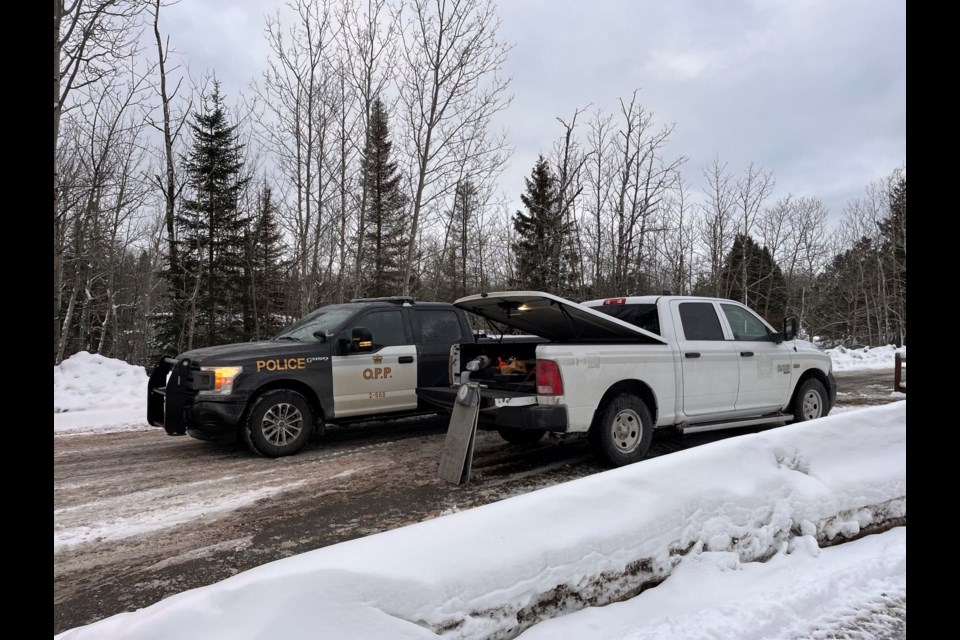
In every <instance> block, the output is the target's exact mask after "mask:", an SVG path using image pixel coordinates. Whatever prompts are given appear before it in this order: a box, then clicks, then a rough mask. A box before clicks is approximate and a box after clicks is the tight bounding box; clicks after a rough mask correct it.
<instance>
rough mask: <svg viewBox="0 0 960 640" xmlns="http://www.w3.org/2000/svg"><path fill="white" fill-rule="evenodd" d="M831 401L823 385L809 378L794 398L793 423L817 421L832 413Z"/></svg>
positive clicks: (801, 384)
mask: <svg viewBox="0 0 960 640" xmlns="http://www.w3.org/2000/svg"><path fill="white" fill-rule="evenodd" d="M829 403H830V400H829V396H827V390H826V389H825V388H824V386H823V383H822V382H820V381H819V380H817V379H816V378H807V379H806V380H804V381H803V382H802V383H800V386H799V387H797V392H796V395H794V397H793V421H794V422H806V421H808V420H816V419H817V418H822V417H823V416H825V415H827V414H828V413H830V404H829Z"/></svg>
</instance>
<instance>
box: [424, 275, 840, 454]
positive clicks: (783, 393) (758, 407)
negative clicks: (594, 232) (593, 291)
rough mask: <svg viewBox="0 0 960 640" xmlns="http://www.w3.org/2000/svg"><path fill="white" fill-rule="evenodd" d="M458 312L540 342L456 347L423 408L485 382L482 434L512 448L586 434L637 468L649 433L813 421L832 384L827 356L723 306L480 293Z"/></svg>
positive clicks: (676, 299)
mask: <svg viewBox="0 0 960 640" xmlns="http://www.w3.org/2000/svg"><path fill="white" fill-rule="evenodd" d="M454 304H455V305H456V306H458V307H460V308H461V309H464V310H466V311H469V312H471V313H473V314H476V315H478V316H481V317H483V318H486V319H487V320H489V321H491V323H493V324H494V325H499V326H500V327H501V328H503V327H509V328H511V329H515V330H519V331H520V332H522V333H526V334H532V335H534V336H538V337H539V339H532V340H531V339H520V340H517V339H509V338H508V339H504V340H502V341H500V342H489V341H488V342H486V343H482V344H468V343H464V344H455V345H453V347H452V348H451V354H450V382H451V385H450V386H447V387H424V388H419V389H417V394H418V395H419V396H420V397H421V398H422V399H423V400H426V401H427V402H432V403H434V404H437V405H439V406H442V407H447V408H449V407H452V406H453V403H454V400H455V397H456V392H457V387H458V386H459V385H460V384H462V383H464V382H466V381H467V380H468V379H469V380H472V381H475V382H479V383H480V384H481V404H480V407H481V408H480V414H479V420H478V424H479V426H480V428H487V429H497V430H498V431H499V432H500V434H501V435H502V436H503V437H504V438H505V439H506V440H507V441H509V442H515V443H521V442H535V441H537V440H538V439H540V438H541V437H542V436H543V435H544V433H546V432H548V431H549V432H556V433H588V434H589V439H590V442H591V444H592V445H593V446H594V449H595V450H596V451H597V453H599V454H600V455H601V456H602V457H603V458H604V459H605V460H606V461H608V462H609V463H610V464H612V465H614V466H621V465H625V464H630V463H633V462H637V461H638V460H641V459H642V458H643V457H644V456H645V455H646V453H647V449H648V448H649V447H650V442H651V439H652V437H653V431H654V429H662V428H670V427H673V428H676V429H679V430H680V431H681V432H682V433H692V432H697V431H707V430H712V429H726V428H732V427H745V426H750V425H760V424H778V423H779V424H783V423H786V422H789V421H802V420H813V419H815V418H819V417H821V416H825V415H827V413H828V412H829V411H830V409H831V407H832V406H833V404H834V401H835V400H836V393H837V387H836V382H835V380H834V377H833V373H832V371H831V366H832V365H831V360H830V357H829V356H828V355H827V354H825V353H823V352H822V351H820V350H818V349H817V348H816V347H815V346H814V345H813V344H811V343H809V342H807V341H804V340H797V339H795V333H796V332H795V321H794V320H793V319H792V318H788V319H787V320H785V321H784V327H783V331H782V332H779V331H777V330H775V329H774V328H773V327H771V326H770V325H769V324H767V323H766V322H765V321H764V320H763V319H762V318H761V317H760V316H759V315H757V314H756V313H754V312H753V311H752V310H750V309H749V308H748V307H746V306H744V305H742V304H740V303H738V302H734V301H733V300H725V299H719V298H701V297H692V296H668V295H664V296H641V297H627V298H608V299H605V300H591V301H589V302H584V303H582V304H578V303H575V302H571V301H569V300H565V299H563V298H560V297H557V296H554V295H551V294H549V293H543V292H539V291H509V292H496V293H481V294H479V295H473V296H467V297H465V298H460V299H459V300H457V301H456V302H455V303H454Z"/></svg>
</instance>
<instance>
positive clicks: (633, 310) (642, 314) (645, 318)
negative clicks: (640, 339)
mask: <svg viewBox="0 0 960 640" xmlns="http://www.w3.org/2000/svg"><path fill="white" fill-rule="evenodd" d="M591 308H592V309H593V310H594V311H599V312H600V313H605V314H607V315H608V316H613V317H614V318H616V319H618V320H623V321H624V322H629V323H630V324H632V325H634V326H635V327H640V328H641V329H643V330H645V331H649V332H650V333H655V334H657V335H658V336H659V335H660V314H659V313H657V305H655V304H605V305H601V306H599V307H591Z"/></svg>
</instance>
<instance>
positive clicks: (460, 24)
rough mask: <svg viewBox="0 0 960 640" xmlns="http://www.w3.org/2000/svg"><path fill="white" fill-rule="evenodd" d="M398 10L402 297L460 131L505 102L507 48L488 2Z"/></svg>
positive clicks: (455, 0) (446, 181)
mask: <svg viewBox="0 0 960 640" xmlns="http://www.w3.org/2000/svg"><path fill="white" fill-rule="evenodd" d="M404 8H405V11H406V22H405V29H404V30H403V32H402V38H401V40H402V49H403V51H402V55H403V57H404V62H405V67H404V71H403V76H402V77H401V78H400V79H399V92H400V96H401V100H402V102H403V106H404V118H405V120H406V128H407V136H408V146H409V148H410V153H411V156H412V158H413V166H414V175H413V177H412V183H413V184H412V188H411V192H412V198H411V202H412V213H411V221H410V224H411V227H410V236H409V243H408V246H407V252H406V260H405V263H404V275H403V293H404V294H405V295H408V294H409V293H410V291H411V285H412V284H413V277H412V276H413V268H414V256H415V254H416V248H417V246H416V245H417V240H418V238H419V236H420V232H421V227H422V226H423V225H422V220H421V218H422V217H423V216H424V215H425V211H426V209H427V208H428V206H429V205H430V204H431V202H432V201H433V200H434V199H436V198H439V197H442V196H444V195H446V194H447V193H449V192H450V190H451V189H452V188H453V186H454V185H455V184H456V181H455V180H453V179H452V172H455V168H456V165H457V164H458V163H457V162H451V158H452V157H454V151H455V149H456V147H457V145H458V144H460V141H461V138H462V135H463V132H464V130H465V128H467V127H470V126H474V127H475V126H477V125H481V126H486V125H487V124H488V123H490V121H491V118H492V117H493V115H494V114H496V113H497V112H499V111H501V110H502V109H504V108H506V106H507V104H508V103H509V98H508V97H507V95H506V89H507V84H508V79H507V78H504V77H502V76H501V75H500V70H501V69H502V67H503V64H504V62H505V60H506V56H507V51H508V50H509V47H508V46H507V45H506V44H505V43H504V42H502V41H501V40H500V39H499V36H498V34H497V31H498V30H499V27H500V19H499V18H498V17H497V15H496V12H495V7H494V4H493V2H492V1H491V0H408V1H407V3H406V4H405V5H404Z"/></svg>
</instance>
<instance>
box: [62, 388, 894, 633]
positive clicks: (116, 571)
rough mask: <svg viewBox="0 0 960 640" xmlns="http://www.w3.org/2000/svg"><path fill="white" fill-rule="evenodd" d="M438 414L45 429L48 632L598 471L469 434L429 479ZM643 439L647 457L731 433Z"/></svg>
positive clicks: (574, 450) (559, 449)
mask: <svg viewBox="0 0 960 640" xmlns="http://www.w3.org/2000/svg"><path fill="white" fill-rule="evenodd" d="M837 380H838V387H839V395H838V407H837V410H838V411H842V410H844V409H846V408H855V407H859V406H864V405H868V404H879V403H883V402H889V401H892V400H896V399H899V398H902V397H903V396H902V395H900V394H892V393H891V383H892V374H891V373H890V372H889V371H852V372H838V373H837ZM446 427H447V420H446V417H439V416H438V417H426V418H416V419H407V420H402V421H389V422H371V423H368V424H365V425H358V426H353V427H349V428H344V429H337V428H335V427H331V428H330V429H329V430H328V433H327V435H326V436H324V437H323V438H322V439H318V440H316V441H314V442H312V443H310V444H309V445H308V446H307V448H306V449H305V450H304V451H302V452H301V453H300V454H298V455H296V456H293V457H290V458H282V459H277V460H268V459H264V458H257V457H254V456H252V455H250V454H249V453H248V452H247V451H246V450H245V449H243V448H241V447H240V446H239V445H213V444H208V443H203V442H199V441H196V440H193V439H190V438H170V437H167V436H166V435H165V434H163V432H162V430H159V429H154V428H146V427H145V428H143V429H129V430H117V431H111V432H65V433H59V434H55V438H54V520H55V525H54V633H58V632H60V631H63V630H66V629H69V628H72V627H75V626H79V625H83V624H87V623H90V622H93V621H96V620H99V619H101V618H105V617H107V616H110V615H113V614H115V613H119V612H121V611H131V610H134V609H138V608H141V607H144V606H146V605H149V604H152V603H154V602H156V601H158V600H160V599H162V598H164V597H166V596H168V595H172V594H174V593H178V592H181V591H184V590H186V589H190V588H193V587H199V586H203V585H207V584H211V583H213V582H217V581H219V580H222V579H224V578H226V577H228V576H230V575H233V574H235V573H238V572H240V571H244V570H246V569H250V568H252V567H254V566H257V565H261V564H264V563H266V562H270V561H272V560H276V559H278V558H282V557H286V556H290V555H294V554H297V553H301V552H304V551H308V550H310V549H315V548H318V547H323V546H327V545H330V544H334V543H337V542H342V541H344V540H349V539H352V538H357V537H360V536H365V535H368V534H371V533H376V532H379V531H384V530H387V529H393V528H396V527H400V526H403V525H406V524H410V523H414V522H419V521H423V520H428V519H430V518H433V517H436V516H438V515H441V514H444V513H449V512H451V511H456V510H462V509H468V508H471V507H475V506H478V505H481V504H486V503H489V502H493V501H496V500H500V499H503V498H506V497H509V496H512V495H517V494H520V493H526V492H528V491H531V490H534V489H539V488H542V487H546V486H550V485H553V484H556V483H559V482H564V481H567V480H572V479H574V478H579V477H582V476H586V475H590V474H593V473H597V472H599V471H602V470H603V469H604V468H603V467H602V466H601V465H600V464H599V463H598V462H597V461H596V459H595V458H594V457H593V456H592V454H591V452H590V450H589V448H588V446H587V443H586V441H585V440H584V439H582V438H576V439H567V440H559V441H556V440H547V439H545V440H544V441H542V442H541V443H539V444H537V445H530V446H525V447H524V446H517V445H508V444H506V443H505V442H503V441H502V440H501V439H500V437H499V436H498V435H497V434H496V433H488V432H480V433H479V434H478V439H477V445H476V454H475V457H474V472H473V476H472V478H471V482H470V484H469V485H467V486H464V487H454V486H452V485H448V484H446V483H445V482H443V481H441V480H439V479H438V478H437V467H438V463H439V457H440V451H441V449H442V446H443V439H444V434H445V432H446ZM742 433H744V430H737V431H732V432H729V433H724V432H716V433H713V434H709V433H708V434H701V435H698V436H690V437H687V438H684V439H679V438H676V437H674V436H670V435H664V436H662V437H658V438H656V439H655V440H654V444H653V446H652V448H651V452H650V455H651V456H658V455H664V454H667V453H671V452H673V451H677V450H679V449H682V448H687V447H692V446H696V445H698V444H702V443H704V442H708V441H713V440H717V439H721V438H725V437H730V436H732V435H739V434H742Z"/></svg>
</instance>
